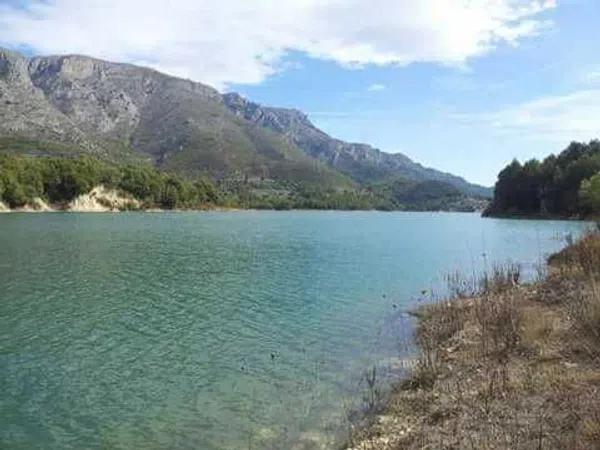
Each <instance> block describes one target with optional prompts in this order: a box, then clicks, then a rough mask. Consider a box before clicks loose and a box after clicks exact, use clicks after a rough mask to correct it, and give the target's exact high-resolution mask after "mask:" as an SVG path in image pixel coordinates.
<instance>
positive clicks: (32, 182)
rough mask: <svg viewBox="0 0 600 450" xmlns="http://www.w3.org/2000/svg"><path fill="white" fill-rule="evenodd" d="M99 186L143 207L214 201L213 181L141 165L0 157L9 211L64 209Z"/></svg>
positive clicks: (0, 186)
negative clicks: (31, 206)
mask: <svg viewBox="0 0 600 450" xmlns="http://www.w3.org/2000/svg"><path fill="white" fill-rule="evenodd" d="M98 185H104V186H106V187H107V188H113V189H117V190H120V191H122V192H124V193H127V194H130V195H131V196H133V197H135V198H136V199H138V200H141V201H142V202H143V205H144V206H145V207H155V206H156V207H162V208H192V207H202V206H206V205H214V204H217V203H218V202H219V195H218V191H217V188H216V186H215V185H214V183H213V182H212V181H210V180H207V179H199V180H196V181H193V182H191V181H188V180H184V179H182V178H180V177H178V176H175V175H172V174H167V173H161V172H158V171H157V170H156V169H154V168H152V167H150V166H146V165H125V166H116V165H113V164H110V163H107V162H104V161H101V160H98V159H94V158H91V157H77V158H53V157H43V158H29V157H22V156H12V155H0V200H2V201H3V202H4V203H6V204H7V205H8V206H10V207H12V208H15V207H20V206H23V205H26V204H28V203H31V202H32V201H34V199H36V198H40V199H42V200H44V201H47V202H49V203H52V204H64V203H67V202H69V201H71V200H73V199H74V198H75V197H77V196H79V195H82V194H86V193H88V192H90V191H91V190H92V189H93V188H94V187H95V186H98Z"/></svg>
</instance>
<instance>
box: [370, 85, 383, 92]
mask: <svg viewBox="0 0 600 450" xmlns="http://www.w3.org/2000/svg"><path fill="white" fill-rule="evenodd" d="M385 89H386V86H385V84H381V83H374V84H372V85H370V86H369V87H368V88H367V91H369V92H381V91H385Z"/></svg>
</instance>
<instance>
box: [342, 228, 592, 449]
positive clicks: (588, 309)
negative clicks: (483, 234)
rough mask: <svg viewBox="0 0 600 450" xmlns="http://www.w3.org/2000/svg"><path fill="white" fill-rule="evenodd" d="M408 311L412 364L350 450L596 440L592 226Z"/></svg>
mask: <svg viewBox="0 0 600 450" xmlns="http://www.w3.org/2000/svg"><path fill="white" fill-rule="evenodd" d="M451 285H452V286H451V287H452V290H453V292H454V294H455V298H454V299H453V300H450V301H444V302H440V303H437V304H435V305H430V306H427V307H424V308H421V309H420V310H419V311H418V313H417V314H418V317H419V327H418V332H417V340H418V343H419V346H420V361H419V364H418V366H417V367H416V368H415V369H414V370H413V372H412V374H411V376H410V377H409V378H408V379H406V380H405V381H403V382H401V383H400V384H398V385H397V386H396V387H395V389H394V390H393V392H392V393H391V395H390V397H389V399H388V401H387V403H386V406H385V407H384V408H383V410H382V412H381V413H380V414H378V415H375V416H373V418H372V420H371V423H370V424H369V426H367V427H359V428H358V429H356V430H354V433H353V436H352V438H351V441H350V444H349V446H348V448H349V449H356V450H369V449H478V450H479V449H506V450H508V449H510V450H518V449H523V450H525V449H527V450H530V449H569V450H584V449H585V450H589V449H599V448H600V234H599V233H593V234H590V235H589V236H587V237H585V238H584V239H583V240H581V241H580V242H578V243H575V244H573V245H571V246H569V247H568V248H567V249H565V250H563V251H562V252H561V253H559V254H557V255H555V256H553V257H552V258H551V259H550V269H549V274H548V275H547V276H546V277H545V278H544V279H543V280H541V281H539V282H536V283H534V284H529V285H520V284H519V270H518V268H516V267H504V268H497V269H496V270H495V271H494V273H493V274H492V275H491V276H489V277H487V278H485V279H483V280H482V281H481V282H480V283H479V287H478V289H477V294H476V295H473V291H472V287H471V286H472V284H470V283H467V282H464V281H462V280H459V279H458V278H452V280H451Z"/></svg>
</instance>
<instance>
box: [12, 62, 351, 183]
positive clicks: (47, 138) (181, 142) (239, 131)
mask: <svg viewBox="0 0 600 450" xmlns="http://www.w3.org/2000/svg"><path fill="white" fill-rule="evenodd" d="M0 135H2V136H4V137H5V138H6V137H18V138H27V139H30V140H32V142H33V143H35V142H39V141H43V142H51V143H53V144H57V143H58V144H61V145H65V146H72V147H74V148H77V149H83V150H84V151H86V152H89V153H93V154H96V155H99V156H102V157H107V158H112V159H115V160H122V159H124V158H130V159H135V158H138V159H143V160H147V161H150V162H152V163H153V164H155V165H156V166H158V167H159V168H164V169H171V170H175V171H177V172H181V173H185V174H189V175H197V174H200V173H207V174H210V175H212V176H217V177H222V176H225V175H228V174H231V173H232V172H236V171H239V172H241V173H243V174H244V175H246V176H251V177H252V176H256V177H264V178H271V179H285V180H293V181H303V182H309V183H317V184H319V185H323V186H325V187H351V186H353V185H354V183H353V182H352V181H351V180H350V179H348V178H347V177H345V176H344V175H342V174H340V173H339V172H337V171H335V170H333V169H331V168H329V167H328V166H327V165H326V164H324V163H321V162H319V161H316V160H315V159H314V158H311V157H309V156H307V155H306V154H305V153H304V152H303V151H301V150H300V149H299V148H298V147H296V146H295V145H293V144H290V143H289V142H288V141H287V140H286V139H285V138H284V137H283V136H281V135H278V134H277V133H275V132H273V131H269V130H267V129H263V128H262V127H257V126H255V125H254V124H252V123H251V122H248V121H246V120H243V119H240V118H238V117H236V116H235V115H234V114H233V113H231V112H230V111H229V109H228V108H227V107H226V106H225V104H224V103H223V101H222V97H221V95H220V94H219V93H218V92H217V91H216V90H214V89H212V88H211V87H208V86H205V85H203V84H200V83H195V82H192V81H189V80H183V79H179V78H175V77H170V76H167V75H164V74H161V73H159V72H156V71H154V70H150V69H145V68H140V67H136V66H133V65H129V64H115V63H110V62H106V61H101V60H97V59H93V58H89V57H85V56H50V57H43V58H31V59H28V58H25V57H23V56H22V55H19V54H17V53H14V52H9V51H6V50H0ZM32 145H33V144H32Z"/></svg>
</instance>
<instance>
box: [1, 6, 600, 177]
mask: <svg viewBox="0 0 600 450" xmlns="http://www.w3.org/2000/svg"><path fill="white" fill-rule="evenodd" d="M598 23H600V1H598V0H279V1H275V0H254V1H246V0H237V1H235V0H219V1H209V0H171V1H167V0H160V1H159V0H128V1H124V0H86V1H85V2H82V1H81V0H43V1H41V0H23V1H17V0H0V45H1V46H5V47H9V48H12V49H17V50H21V51H23V52H25V53H27V54H61V53H82V54H87V55H92V56H96V57H100V58H106V59H109V60H114V61H126V62H133V63H137V64H142V65H148V66H152V67H155V68H157V69H160V70H162V71H165V72H168V73H170V74H174V75H179V76H183V77H186V78H191V79H193V80H196V81H201V82H204V83H208V84H211V85H213V86H215V87H217V88H218V89H220V90H221V91H238V92H241V93H242V94H244V95H245V96H247V97H249V98H250V99H252V100H255V101H258V102H261V103H264V104H270V105H277V106H288V107H296V108H300V109H302V110H304V111H305V112H307V113H308V114H309V117H310V118H311V119H312V120H313V122H315V123H316V124H317V125H318V126H320V127H322V128H323V129H325V130H326V131H327V132H329V133H330V134H332V135H334V136H336V137H339V138H342V139H345V140H350V141H357V142H367V143H370V144H372V145H374V146H376V147H379V148H381V149H382V150H385V151H389V152H397V151H401V152H403V153H405V154H407V155H409V156H410V157H412V158H414V159H415V160H417V161H419V162H422V163H423V164H426V165H429V166H433V167H436V168H439V169H442V170H446V171H449V172H453V173H456V174H459V175H462V176H464V177H466V178H467V179H469V180H471V181H475V182H479V183H483V184H487V185H491V184H492V183H493V182H494V180H495V176H496V173H497V172H498V170H499V169H501V168H502V167H503V166H504V165H505V164H506V163H507V162H509V161H510V160H511V159H512V158H513V157H518V158H520V159H526V158H530V157H533V156H538V157H541V156H544V155H546V154H548V153H550V152H555V151H560V150H561V149H562V148H563V147H565V146H566V145H567V144H568V143H569V141H571V140H589V139H592V138H596V137H600V47H599V43H600V27H599V26H598Z"/></svg>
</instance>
